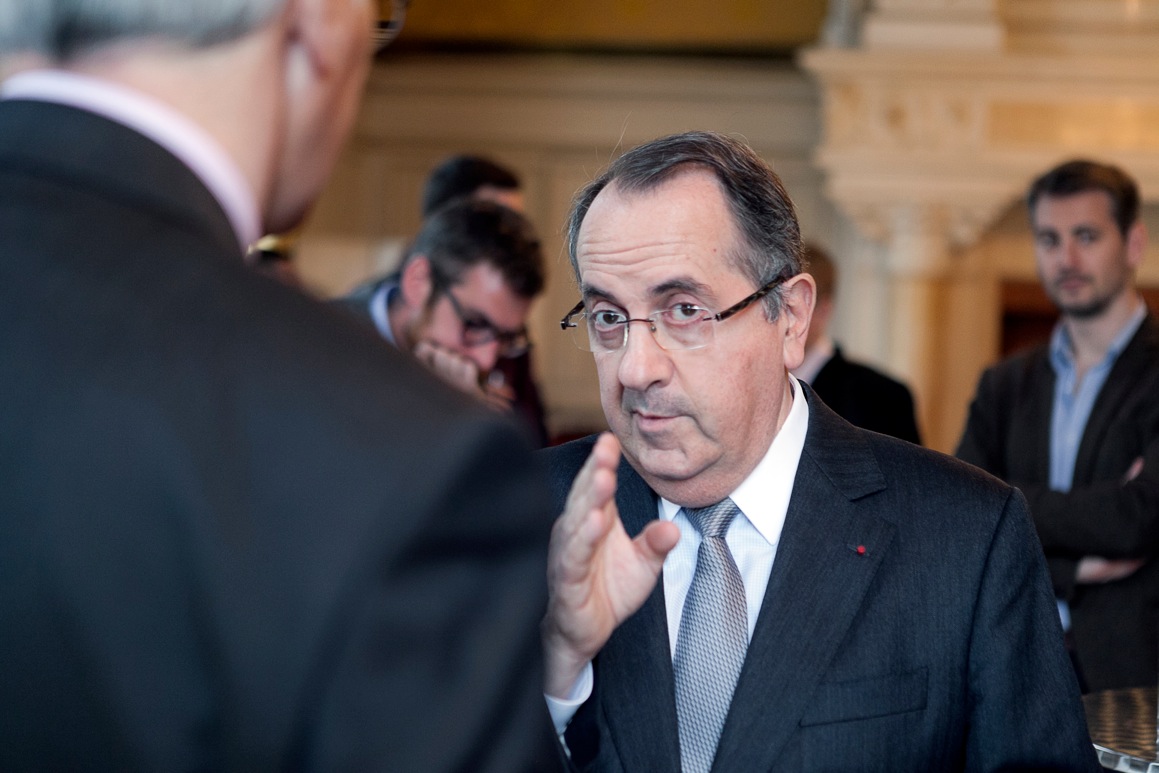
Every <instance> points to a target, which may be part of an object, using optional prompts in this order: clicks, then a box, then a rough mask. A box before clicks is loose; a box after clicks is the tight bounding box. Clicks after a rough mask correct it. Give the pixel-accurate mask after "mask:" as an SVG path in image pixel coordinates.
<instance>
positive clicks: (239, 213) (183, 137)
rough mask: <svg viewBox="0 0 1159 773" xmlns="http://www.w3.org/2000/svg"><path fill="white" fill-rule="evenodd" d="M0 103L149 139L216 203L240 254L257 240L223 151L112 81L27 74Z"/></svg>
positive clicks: (242, 187) (253, 218)
mask: <svg viewBox="0 0 1159 773" xmlns="http://www.w3.org/2000/svg"><path fill="white" fill-rule="evenodd" d="M0 99H34V100H38V101H41V102H53V103H56V104H61V105H68V106H70V107H76V108H80V109H82V110H87V111H89V112H90V113H95V114H97V115H100V116H103V117H105V118H108V119H110V120H112V121H116V122H117V123H119V124H123V125H124V126H128V127H129V128H131V129H134V130H135V131H137V132H139V133H140V134H142V135H144V136H145V137H148V138H149V139H151V140H153V141H154V142H156V143H157V144H158V145H160V146H161V147H163V148H165V149H166V150H167V151H169V152H170V153H172V154H173V155H174V156H176V157H177V158H178V159H179V160H180V161H181V162H182V163H184V164H185V165H186V166H187V167H189V169H190V170H191V171H192V172H193V173H194V174H195V175H197V177H198V178H199V179H200V180H201V182H202V183H204V184H205V187H206V188H208V189H209V191H210V193H212V194H213V196H214V197H215V198H216V199H217V201H218V203H220V204H221V207H222V209H224V210H225V213H226V215H227V216H228V217H229V220H230V223H231V224H232V225H233V231H234V233H235V234H236V235H237V239H238V244H239V245H240V246H241V248H242V252H243V253H244V252H245V250H246V248H248V247H249V245H250V244H252V243H254V242H255V241H257V239H258V237H259V236H261V217H260V215H259V214H258V204H257V199H256V197H255V196H254V192H253V189H252V188H251V187H250V185H249V182H248V181H247V180H246V179H245V177H244V176H243V175H242V173H241V170H240V169H239V168H238V166H237V164H236V163H234V161H233V159H232V158H230V156H229V154H228V153H226V152H225V149H224V148H222V146H221V145H220V144H219V143H218V142H217V140H215V139H214V138H213V137H212V136H210V134H209V133H208V132H206V131H205V130H204V129H202V128H201V127H200V126H198V125H197V124H196V123H194V122H193V121H191V120H190V119H188V118H186V117H185V116H184V115H182V114H181V113H179V112H177V111H176V110H174V109H173V108H171V107H169V106H168V105H166V104H164V103H163V102H161V101H159V100H156V99H154V98H152V97H150V96H148V95H145V94H142V93H141V92H139V91H134V90H132V89H130V88H127V87H125V86H122V85H119V84H117V83H113V82H111V81H106V80H101V79H99V78H93V77H91V76H88V75H79V74H77V73H71V72H65V71H63V70H28V71H25V72H21V73H17V74H16V75H13V76H12V77H11V78H9V79H7V80H6V81H5V82H4V83H3V85H2V86H0Z"/></svg>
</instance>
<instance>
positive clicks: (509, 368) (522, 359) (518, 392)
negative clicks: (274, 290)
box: [333, 274, 548, 448]
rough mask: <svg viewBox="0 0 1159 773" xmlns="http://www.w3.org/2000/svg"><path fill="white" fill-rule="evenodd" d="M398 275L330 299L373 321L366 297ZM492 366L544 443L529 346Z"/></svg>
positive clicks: (536, 441)
mask: <svg viewBox="0 0 1159 773" xmlns="http://www.w3.org/2000/svg"><path fill="white" fill-rule="evenodd" d="M397 282H398V276H397V275H394V274H392V275H390V276H387V277H383V278H380V279H376V280H373V281H369V282H365V283H363V284H361V285H359V286H358V287H356V288H354V289H353V290H351V291H350V293H349V294H347V295H345V296H343V297H341V298H336V299H334V301H333V303H334V304H335V305H336V306H338V307H339V308H343V309H346V310H347V311H349V312H351V313H353V314H354V316H355V317H357V318H358V319H361V320H362V321H363V322H368V323H370V324H371V325H373V324H374V317H373V316H371V314H370V301H371V299H373V298H374V296H375V294H376V293H377V292H378V290H379V288H381V287H382V286H383V285H384V284H388V283H397ZM495 369H496V370H498V371H499V372H500V373H502V374H503V381H504V383H505V384H507V385H508V386H509V387H510V388H511V390H512V391H513V392H514V395H515V397H514V400H513V401H512V406H511V407H512V410H513V412H514V414H515V416H516V417H517V418H518V419H519V421H520V422H521V425H522V426H523V428H524V429H526V430H527V431H528V433H530V434H529V437H530V440H531V442H532V444H533V445H534V446H535V447H536V448H543V447H544V446H546V445H547V443H548V434H547V422H546V417H545V415H544V409H543V400H542V399H541V398H540V396H539V386H538V385H537V384H536V383H535V377H534V375H533V369H532V365H531V350H530V349H528V350H527V351H526V352H525V353H523V354H521V355H519V356H518V357H508V358H503V359H500V360H499V361H498V362H497V363H496V364H495Z"/></svg>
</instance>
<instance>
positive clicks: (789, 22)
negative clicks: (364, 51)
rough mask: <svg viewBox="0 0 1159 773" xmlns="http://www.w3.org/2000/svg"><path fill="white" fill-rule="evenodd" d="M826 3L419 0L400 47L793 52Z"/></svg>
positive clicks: (813, 30) (807, 39)
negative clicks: (484, 0) (449, 45)
mask: <svg viewBox="0 0 1159 773" xmlns="http://www.w3.org/2000/svg"><path fill="white" fill-rule="evenodd" d="M825 7H826V3H825V0H777V2H775V3H772V2H767V0H716V2H711V3H706V2H703V0H664V1H661V0H588V1H587V2H583V3H568V2H557V0H491V2H487V3H480V2H478V0H439V1H438V2H416V3H414V4H412V6H411V9H410V12H409V14H408V16H407V22H406V26H405V27H404V29H403V33H402V35H401V37H400V39H399V41H398V43H399V45H403V46H405V45H407V44H411V45H414V44H421V43H428V44H429V43H438V42H443V43H460V44H461V43H467V44H472V43H473V44H483V45H491V46H496V45H498V46H513V47H523V48H527V47H531V48H563V49H568V48H573V49H574V48H587V49H592V48H596V49H621V50H657V49H667V50H676V49H680V50H722V51H728V50H746V51H747V50H751V51H770V50H779V51H787V50H790V49H793V48H796V47H798V46H801V45H804V44H808V43H812V42H813V41H815V40H816V39H817V35H818V32H819V30H820V29H821V24H822V22H823V20H824V17H825Z"/></svg>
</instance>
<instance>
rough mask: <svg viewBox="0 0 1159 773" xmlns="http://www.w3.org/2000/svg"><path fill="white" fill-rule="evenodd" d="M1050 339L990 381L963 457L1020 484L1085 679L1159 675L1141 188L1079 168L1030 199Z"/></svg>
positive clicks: (1156, 511) (1046, 178)
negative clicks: (1054, 312)
mask: <svg viewBox="0 0 1159 773" xmlns="http://www.w3.org/2000/svg"><path fill="white" fill-rule="evenodd" d="M1026 207H1027V210H1028V214H1029V216H1030V225H1031V230H1032V232H1033V236H1034V254H1035V262H1036V265H1037V269H1038V277H1039V281H1040V282H1041V283H1042V287H1043V290H1045V292H1046V294H1047V296H1048V297H1049V298H1050V300H1051V302H1052V303H1053V304H1054V306H1055V307H1056V308H1057V309H1058V312H1059V318H1058V322H1057V323H1056V325H1055V328H1054V332H1053V333H1052V335H1051V338H1050V340H1049V342H1047V343H1044V344H1041V345H1039V346H1035V347H1033V348H1031V349H1029V350H1026V351H1023V352H1020V353H1018V354H1015V355H1013V356H1011V357H1009V358H1007V359H1005V360H1002V361H1001V362H999V363H998V364H997V365H994V366H993V367H991V368H989V369H987V370H986V372H985V373H983V374H982V377H981V379H980V380H979V381H978V387H977V391H976V393H975V395H974V400H973V402H972V403H971V405H970V413H969V416H968V419H967V422H966V427H965V431H964V432H963V434H962V439H961V441H960V443H959V444H958V450H957V455H958V457H959V458H961V459H965V460H966V461H967V462H970V463H972V464H976V465H977V466H979V467H981V468H982V469H984V470H986V471H987V472H990V473H992V474H993V475H997V476H998V477H999V478H1002V479H1003V480H1005V481H1007V482H1009V483H1010V484H1011V485H1014V486H1017V487H1018V488H1020V489H1021V490H1022V493H1023V494H1025V495H1026V499H1027V501H1028V502H1029V503H1030V513H1031V515H1032V516H1033V517H1034V524H1035V526H1036V527H1037V529H1038V537H1039V541H1040V542H1041V544H1042V547H1043V550H1044V551H1045V552H1046V558H1047V563H1048V565H1049V566H1050V574H1051V580H1052V581H1053V584H1054V592H1055V596H1056V597H1057V599H1058V607H1059V615H1060V617H1061V619H1062V624H1063V628H1064V629H1065V630H1066V631H1067V634H1068V639H1069V643H1070V644H1071V647H1072V658H1073V659H1074V661H1075V665H1076V668H1077V670H1078V674H1079V679H1080V682H1085V684H1084V687H1086V688H1089V689H1091V690H1105V689H1111V688H1118V687H1136V686H1147V687H1154V685H1155V682H1156V679H1159V637H1157V636H1156V632H1157V631H1159V611H1157V609H1156V599H1157V598H1159V562H1157V561H1155V560H1154V559H1155V555H1156V550H1157V549H1159V541H1157V540H1156V534H1157V531H1159V473H1157V472H1156V471H1157V470H1159V323H1157V322H1156V320H1155V317H1154V316H1152V315H1151V314H1150V313H1149V312H1148V310H1147V306H1146V304H1145V303H1144V302H1143V299H1142V297H1140V294H1139V291H1138V289H1137V287H1136V274H1137V272H1138V270H1139V267H1140V265H1141V264H1142V263H1143V258H1144V255H1145V254H1146V251H1147V229H1146V227H1145V226H1144V224H1143V222H1142V221H1141V220H1140V219H1139V189H1138V185H1137V184H1136V183H1135V180H1134V179H1132V178H1131V177H1130V176H1129V175H1128V174H1127V173H1126V172H1124V171H1123V170H1122V169H1119V168H1118V167H1115V166H1111V165H1108V164H1100V163H1096V162H1093V161H1081V160H1078V161H1070V162H1067V163H1065V164H1061V165H1059V166H1057V167H1055V168H1053V169H1051V170H1049V171H1047V172H1045V173H1044V174H1042V175H1041V176H1040V177H1039V178H1038V179H1036V180H1035V181H1034V182H1033V183H1032V184H1031V186H1030V189H1029V191H1028V193H1027V195H1026Z"/></svg>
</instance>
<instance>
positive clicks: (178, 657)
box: [0, 0, 554, 771]
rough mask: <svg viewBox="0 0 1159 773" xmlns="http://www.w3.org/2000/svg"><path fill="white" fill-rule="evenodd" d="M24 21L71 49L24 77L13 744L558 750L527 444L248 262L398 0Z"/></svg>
mask: <svg viewBox="0 0 1159 773" xmlns="http://www.w3.org/2000/svg"><path fill="white" fill-rule="evenodd" d="M396 5H399V4H396ZM45 11H51V13H45ZM0 19H2V20H3V21H0V40H3V41H5V42H6V43H7V44H8V45H11V46H22V47H25V48H27V49H30V50H35V51H37V52H39V55H41V56H43V57H45V59H46V60H48V61H50V62H52V64H53V66H52V67H50V68H48V69H44V70H38V71H25V72H21V73H20V74H19V75H17V76H15V77H13V78H12V79H11V80H9V81H7V82H6V83H5V84H4V91H3V97H4V98H3V99H2V100H0V252H2V254H3V260H0V319H2V320H3V325H2V326H0V359H2V361H3V362H4V363H5V365H4V367H3V368H0V393H2V394H3V395H4V400H3V401H2V403H0V514H2V515H0V621H3V622H2V623H0V769H2V770H6V771H8V770H34V769H46V770H101V771H104V770H179V769H197V770H246V771H250V770H327V771H328V770H397V771H412V770H413V771H451V770H456V771H461V770H490V771H511V770H525V769H527V768H528V767H529V766H531V765H533V764H534V752H535V748H536V739H537V735H538V733H539V732H540V729H542V731H543V735H542V736H540V737H541V738H545V739H546V740H547V741H548V742H549V743H548V744H547V745H546V748H547V749H548V750H549V751H553V750H551V746H550V741H551V735H550V731H549V730H548V729H547V718H546V715H545V714H544V710H543V703H542V700H543V698H542V691H541V683H542V670H541V669H540V668H539V667H538V666H537V663H538V662H539V661H538V657H537V655H538V653H539V640H538V635H537V632H536V629H537V623H538V620H539V618H540V617H541V616H542V612H543V604H544V599H545V591H544V590H543V581H542V577H543V571H544V566H545V564H544V555H545V553H546V547H547V536H548V535H547V531H548V529H547V527H546V526H545V525H543V524H544V513H545V512H546V507H545V505H546V492H545V491H543V488H542V481H540V480H539V479H538V476H537V475H535V474H533V473H532V472H531V465H530V461H531V460H530V454H529V452H528V451H527V450H526V448H525V446H524V445H523V444H522V443H521V442H520V441H519V439H518V438H517V437H516V433H514V432H513V431H512V430H511V429H510V427H509V426H508V424H507V422H505V421H502V420H501V419H499V418H497V417H495V416H494V414H493V413H491V412H489V411H484V410H481V409H479V408H478V407H477V406H475V405H473V404H469V403H468V402H467V401H465V400H463V399H462V398H461V396H460V395H458V394H457V393H454V392H452V391H451V390H450V389H448V388H446V387H445V386H443V385H442V384H441V383H439V382H437V381H436V380H434V379H432V378H431V377H430V376H429V375H428V374H427V373H426V372H425V371H424V370H423V369H421V368H419V367H417V366H416V365H414V364H413V362H411V361H410V359H409V358H406V357H403V356H401V355H396V354H394V353H392V352H390V351H389V350H388V349H386V348H385V347H383V346H382V345H381V342H380V341H379V340H378V339H377V338H376V337H375V336H374V335H373V334H372V333H371V332H369V331H366V330H364V329H363V328H361V327H360V326H358V325H356V324H354V323H353V322H352V321H351V320H349V319H348V318H347V317H345V316H344V315H341V314H338V313H336V312H335V310H333V309H331V308H327V307H325V306H324V305H321V304H318V303H317V302H315V301H312V300H310V299H308V298H307V297H305V296H304V295H303V294H301V293H300V292H298V291H295V290H293V289H291V288H287V287H285V286H283V285H282V284H280V283H278V282H275V281H273V280H271V279H269V278H267V277H263V276H260V275H258V274H257V273H256V272H253V271H252V270H250V269H248V268H247V267H246V266H245V265H243V261H242V255H243V251H244V248H245V245H246V244H248V243H249V242H250V241H252V239H253V238H254V237H255V236H256V235H257V234H258V233H260V232H261V231H262V229H263V228H266V229H268V230H271V231H277V230H281V229H283V228H286V227H289V226H291V225H293V224H294V223H296V222H297V221H298V219H299V218H300V217H301V215H302V213H304V212H305V211H306V209H307V208H308V207H309V205H310V203H311V202H312V201H313V199H314V197H315V196H316V195H317V193H318V192H319V190H320V188H321V186H322V183H323V181H324V180H325V177H326V174H327V172H328V170H329V167H330V165H331V164H332V163H333V161H334V159H335V157H336V155H337V153H338V149H339V146H340V144H341V140H342V138H343V136H344V135H345V133H346V131H347V129H348V128H349V127H350V125H351V123H352V120H353V117H354V114H355V112H356V109H357V104H358V101H359V94H360V91H361V87H362V83H363V80H364V76H365V74H366V71H367V69H368V59H369V56H368V55H369V53H370V52H369V37H370V31H371V26H372V15H371V11H370V3H368V2H364V1H363V0H296V1H295V2H293V3H289V2H277V1H276V0H275V1H273V2H257V1H256V0H234V1H233V2H218V3H211V4H207V3H196V2H194V3H189V2H176V1H175V2H171V3H151V4H149V5H148V6H147V7H146V6H144V5H142V4H140V3H119V2H114V1H113V0H108V1H107V2H102V3H99V4H94V3H85V4H81V3H67V2H57V3H52V4H47V3H44V2H43V1H42V0H27V2H23V3H16V4H13V3H10V4H9V6H8V8H7V12H6V13H5V14H3V15H0ZM8 23H11V24H13V26H11V27H7V26H5V25H6V24H8ZM26 61H30V60H26ZM254 116H260V120H255V119H254ZM553 753H554V752H553Z"/></svg>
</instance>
